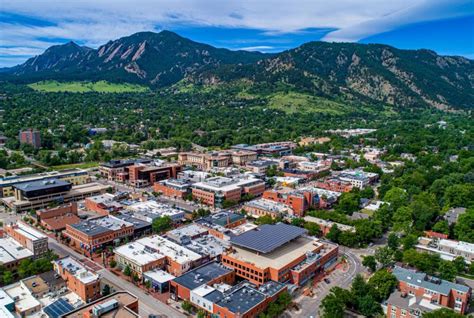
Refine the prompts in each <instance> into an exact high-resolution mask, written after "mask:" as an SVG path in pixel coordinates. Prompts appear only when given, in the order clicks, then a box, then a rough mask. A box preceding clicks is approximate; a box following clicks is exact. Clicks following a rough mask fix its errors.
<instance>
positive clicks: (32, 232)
mask: <svg viewBox="0 0 474 318" xmlns="http://www.w3.org/2000/svg"><path fill="white" fill-rule="evenodd" d="M17 225H18V228H17V229H15V231H16V232H18V233H21V234H22V235H24V236H25V237H28V238H29V239H30V240H33V241H35V240H40V239H44V238H47V236H46V235H44V234H43V233H41V232H40V231H38V230H36V229H34V228H32V227H31V226H28V225H26V224H25V223H23V222H17Z"/></svg>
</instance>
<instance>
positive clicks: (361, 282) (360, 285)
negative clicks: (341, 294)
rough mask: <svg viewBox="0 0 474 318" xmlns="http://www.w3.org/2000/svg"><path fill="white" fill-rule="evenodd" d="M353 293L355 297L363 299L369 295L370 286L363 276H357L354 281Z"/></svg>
mask: <svg viewBox="0 0 474 318" xmlns="http://www.w3.org/2000/svg"><path fill="white" fill-rule="evenodd" d="M351 293H352V294H353V295H354V296H355V297H362V296H365V295H367V294H368V293H369V285H368V284H367V282H366V281H365V279H364V277H362V275H360V274H357V275H356V277H354V280H353V281H352V286H351Z"/></svg>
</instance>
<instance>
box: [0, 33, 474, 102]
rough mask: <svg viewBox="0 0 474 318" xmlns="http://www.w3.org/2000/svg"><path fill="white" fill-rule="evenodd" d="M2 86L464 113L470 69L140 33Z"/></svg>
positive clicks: (423, 60) (369, 50)
mask: <svg viewBox="0 0 474 318" xmlns="http://www.w3.org/2000/svg"><path fill="white" fill-rule="evenodd" d="M0 75H1V77H2V78H4V79H5V78H6V79H7V80H16V81H23V82H33V81H37V80H40V79H41V80H44V79H55V80H71V79H74V80H108V81H111V82H117V81H119V82H120V81H125V82H131V83H140V84H146V85H149V86H155V87H164V86H170V85H173V84H175V83H177V82H179V81H182V80H184V82H188V83H193V84H202V85H214V86H217V85H232V84H233V83H242V81H243V80H244V82H245V83H246V85H247V86H248V87H256V88H258V89H264V90H267V91H271V90H275V89H279V88H281V87H282V86H284V87H286V89H291V90H295V91H297V92H302V93H305V94H309V95H317V96H322V97H325V98H329V99H334V98H339V97H344V99H346V100H355V101H357V102H363V103H367V104H371V103H372V104H374V103H378V104H380V103H384V104H392V105H397V106H416V105H429V106H432V107H436V108H439V109H454V108H463V109H471V108H472V107H473V101H474V61H472V60H469V59H466V58H463V57H454V56H440V55H437V54H436V53H435V52H433V51H429V50H400V49H396V48H394V47H391V46H388V45H380V44H357V43H328V42H309V43H306V44H303V45H301V46H300V47H297V48H295V49H291V50H287V51H284V52H281V53H278V54H263V53H259V52H246V51H230V50H227V49H219V48H215V47H212V46H210V45H206V44H202V43H197V42H194V41H192V40H189V39H186V38H183V37H181V36H179V35H178V34H176V33H173V32H169V31H162V32H160V33H153V32H140V33H136V34H133V35H131V36H127V37H123V38H120V39H118V40H115V41H110V42H108V43H107V44H105V45H102V46H101V47H99V48H98V49H91V48H87V47H82V46H79V45H77V44H75V43H73V42H70V43H67V44H64V45H58V46H53V47H51V48H49V49H47V50H46V51H45V52H44V53H43V54H41V55H39V56H36V57H33V58H31V59H29V60H28V61H26V62H25V63H24V64H21V65H18V66H16V67H13V68H10V69H8V70H5V69H2V72H0Z"/></svg>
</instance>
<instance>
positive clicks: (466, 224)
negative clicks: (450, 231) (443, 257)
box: [454, 209, 474, 243]
mask: <svg viewBox="0 0 474 318" xmlns="http://www.w3.org/2000/svg"><path fill="white" fill-rule="evenodd" d="M454 236H455V237H456V239H458V240H460V241H464V242H469V243H474V209H467V210H466V212H465V213H464V214H461V215H460V216H459V218H458V221H457V222H456V224H455V225H454Z"/></svg>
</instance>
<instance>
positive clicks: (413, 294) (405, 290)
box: [387, 266, 471, 318]
mask: <svg viewBox="0 0 474 318" xmlns="http://www.w3.org/2000/svg"><path fill="white" fill-rule="evenodd" d="M392 273H393V275H395V277H396V278H397V279H398V282H399V283H398V289H399V292H400V293H401V295H406V297H407V298H409V300H408V305H409V306H408V308H407V307H406V306H405V307H404V306H403V304H406V303H405V302H402V301H400V299H399V297H397V294H395V297H390V298H389V299H388V301H387V317H389V318H392V317H393V318H401V317H417V316H416V315H415V313H416V309H418V310H422V311H432V310H436V309H440V308H444V307H447V308H451V309H452V310H454V311H455V312H458V313H460V314H464V313H465V312H466V309H467V307H468V305H469V301H470V298H471V288H470V287H468V286H464V285H461V284H455V283H452V282H449V281H446V280H442V279H439V278H437V277H434V276H429V275H427V274H425V273H422V272H417V271H415V270H410V269H406V268H402V267H399V266H395V268H394V269H393V271H392ZM410 304H412V306H413V305H414V304H417V306H418V308H413V307H412V306H410ZM412 309H415V311H414V312H413V313H412V312H411V310H412ZM407 314H410V316H407Z"/></svg>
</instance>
